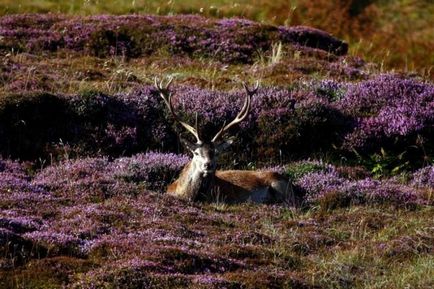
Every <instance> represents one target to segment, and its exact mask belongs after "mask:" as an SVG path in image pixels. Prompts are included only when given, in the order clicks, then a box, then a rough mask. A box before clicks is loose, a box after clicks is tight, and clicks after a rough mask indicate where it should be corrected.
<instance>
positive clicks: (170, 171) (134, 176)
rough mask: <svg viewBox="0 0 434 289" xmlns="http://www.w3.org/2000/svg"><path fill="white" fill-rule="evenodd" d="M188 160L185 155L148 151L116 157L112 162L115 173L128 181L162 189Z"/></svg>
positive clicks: (149, 187)
mask: <svg viewBox="0 0 434 289" xmlns="http://www.w3.org/2000/svg"><path fill="white" fill-rule="evenodd" d="M188 161H189V158H188V157H187V156H185V155H176V154H172V153H168V154H163V153H157V152H148V153H146V154H138V155H135V156H133V157H130V158H119V159H116V160H115V161H114V162H113V164H112V167H113V175H114V177H115V178H118V179H122V180H124V181H126V182H133V183H144V184H145V186H146V188H148V189H150V190H160V191H161V190H162V188H164V186H165V185H167V184H168V183H169V182H170V181H171V180H173V179H175V178H176V176H177V174H178V173H179V172H180V170H181V169H182V168H183V167H184V166H185V165H186V164H187V162H188Z"/></svg>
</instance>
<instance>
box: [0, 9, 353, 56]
mask: <svg viewBox="0 0 434 289" xmlns="http://www.w3.org/2000/svg"><path fill="white" fill-rule="evenodd" d="M0 27H2V29H1V30H0V35H1V36H2V37H3V38H4V39H5V40H4V43H5V45H4V46H5V47H8V48H15V49H20V50H28V51H30V50H31V51H33V52H35V51H43V50H49V51H55V50H58V49H62V48H63V49H65V48H66V49H71V50H77V51H82V52H84V53H89V54H92V55H96V56H100V57H104V56H109V55H122V56H127V57H137V56H140V55H146V54H151V53H154V52H156V51H158V50H159V49H166V50H167V51H169V52H171V53H173V54H187V55H191V56H199V57H203V56H206V57H212V58H214V59H218V60H220V61H223V62H228V63H233V62H243V63H251V62H252V61H253V60H254V57H255V54H256V53H257V52H258V51H267V50H269V49H270V48H271V46H272V44H273V43H275V42H282V43H292V44H298V45H300V46H308V47H314V48H318V49H322V50H326V51H328V52H331V53H335V54H337V55H344V54H346V52H347V48H348V45H347V44H346V43H344V42H343V41H341V40H338V39H336V38H334V37H333V36H331V35H330V34H328V33H326V32H324V31H321V30H318V29H312V28H309V27H302V26H299V27H275V26H270V25H265V24H260V23H257V22H253V21H248V20H243V19H221V20H211V19H206V18H203V17H200V16H193V15H180V16H166V17H161V16H151V15H125V16H110V15H101V16H89V17H82V18H77V17H67V16H61V15H15V16H5V17H2V18H1V19H0Z"/></svg>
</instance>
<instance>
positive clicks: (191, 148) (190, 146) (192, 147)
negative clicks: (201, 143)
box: [180, 138, 197, 152]
mask: <svg viewBox="0 0 434 289" xmlns="http://www.w3.org/2000/svg"><path fill="white" fill-rule="evenodd" d="M180 139H181V142H182V143H183V144H184V146H185V147H186V148H187V149H188V150H189V151H191V152H194V151H195V150H196V148H197V145H196V144H195V143H192V142H190V141H188V140H186V139H185V138H180Z"/></svg>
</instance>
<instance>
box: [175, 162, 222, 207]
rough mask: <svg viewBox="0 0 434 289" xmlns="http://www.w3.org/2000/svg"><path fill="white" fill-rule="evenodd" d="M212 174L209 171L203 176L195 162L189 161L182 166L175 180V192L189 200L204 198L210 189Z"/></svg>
mask: <svg viewBox="0 0 434 289" xmlns="http://www.w3.org/2000/svg"><path fill="white" fill-rule="evenodd" d="M214 176H215V173H209V174H207V175H206V176H204V175H203V173H202V172H201V171H200V170H199V168H198V167H197V166H196V164H195V162H193V161H190V162H189V163H188V164H187V165H186V166H185V167H184V169H183V170H182V172H181V174H180V176H179V178H178V180H177V183H178V186H177V189H176V193H177V195H179V196H182V197H183V198H185V199H188V200H191V201H197V200H200V199H204V198H206V196H207V195H208V193H209V191H210V189H211V186H212V183H213V181H214Z"/></svg>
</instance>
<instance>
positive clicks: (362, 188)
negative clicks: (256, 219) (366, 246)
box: [295, 166, 431, 206]
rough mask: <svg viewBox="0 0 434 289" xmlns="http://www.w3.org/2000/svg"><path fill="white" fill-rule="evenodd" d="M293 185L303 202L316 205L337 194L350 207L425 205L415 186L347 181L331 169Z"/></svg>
mask: <svg viewBox="0 0 434 289" xmlns="http://www.w3.org/2000/svg"><path fill="white" fill-rule="evenodd" d="M295 183H296V185H297V186H299V187H300V188H301V189H302V190H303V191H304V192H305V193H306V202H308V203H317V202H319V201H321V200H322V199H324V198H325V197H326V196H327V195H329V194H336V193H337V194H339V195H340V196H339V198H341V199H347V200H348V201H349V202H351V203H353V204H360V203H392V204H395V205H398V206H413V205H423V204H428V203H430V202H431V201H430V200H429V199H427V198H426V195H425V192H424V191H423V190H419V189H418V188H417V184H412V185H404V184H400V183H397V182H395V181H393V180H392V179H391V180H375V179H372V178H365V179H362V180H349V179H346V178H344V177H343V176H341V175H340V173H339V172H338V171H337V170H336V168H334V167H333V166H328V167H327V169H326V170H323V171H319V172H311V173H307V174H305V175H304V176H302V177H301V178H300V179H298V180H297V181H296V182H295Z"/></svg>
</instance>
